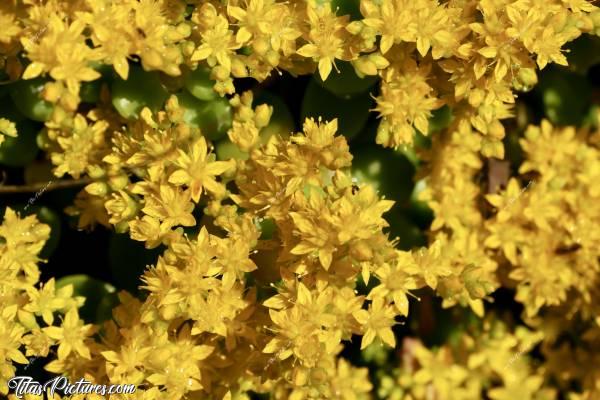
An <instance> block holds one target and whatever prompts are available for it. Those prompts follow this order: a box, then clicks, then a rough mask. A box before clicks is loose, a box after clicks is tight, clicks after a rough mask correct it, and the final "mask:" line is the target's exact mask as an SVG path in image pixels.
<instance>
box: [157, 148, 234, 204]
mask: <svg viewBox="0 0 600 400" xmlns="http://www.w3.org/2000/svg"><path fill="white" fill-rule="evenodd" d="M175 164H176V165H177V166H178V167H179V168H178V169H177V170H176V171H175V172H173V173H172V174H171V175H170V176H169V182H171V183H173V184H175V185H178V186H181V185H187V186H188V187H189V190H190V191H191V198H192V200H194V202H196V203H197V202H198V201H199V200H200V195H201V194H202V191H203V190H205V191H209V192H211V193H212V194H215V195H222V194H223V193H224V192H225V187H224V186H223V185H222V184H221V183H218V182H217V181H216V180H215V177H216V176H217V175H220V174H222V173H224V172H226V171H228V170H229V169H231V168H233V166H234V164H233V162H232V161H229V162H227V161H215V155H214V153H209V152H208V149H207V146H206V140H205V139H204V137H200V138H199V139H197V140H196V141H195V142H194V143H193V144H192V146H191V148H190V150H189V153H188V152H185V151H183V150H181V149H180V150H179V157H178V158H177V160H176V161H175Z"/></svg>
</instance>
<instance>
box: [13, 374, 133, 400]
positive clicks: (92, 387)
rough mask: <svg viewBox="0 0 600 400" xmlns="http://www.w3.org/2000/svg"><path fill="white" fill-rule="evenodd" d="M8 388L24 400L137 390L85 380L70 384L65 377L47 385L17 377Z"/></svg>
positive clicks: (55, 379) (104, 394) (123, 385)
mask: <svg viewBox="0 0 600 400" xmlns="http://www.w3.org/2000/svg"><path fill="white" fill-rule="evenodd" d="M8 388H9V389H10V390H11V391H14V394H15V396H16V397H17V398H19V399H22V398H23V396H24V395H38V396H41V395H43V394H44V393H47V394H48V397H49V398H54V394H56V393H59V394H61V395H67V396H70V395H77V394H92V393H93V394H98V395H102V396H106V395H110V394H132V393H135V391H136V390H137V387H136V385H131V384H119V385H99V384H93V383H92V382H90V381H87V380H85V379H83V378H81V379H79V380H78V381H76V382H75V383H71V382H69V380H68V379H67V378H65V377H64V376H57V377H56V378H53V379H51V380H49V381H47V382H45V383H43V384H42V383H40V382H37V381H35V380H34V379H33V378H32V377H30V376H15V377H14V378H12V379H10V380H9V381H8Z"/></svg>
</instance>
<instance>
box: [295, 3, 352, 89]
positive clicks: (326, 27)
mask: <svg viewBox="0 0 600 400" xmlns="http://www.w3.org/2000/svg"><path fill="white" fill-rule="evenodd" d="M306 14H307V16H308V21H309V23H310V27H311V29H310V33H309V38H310V43H308V44H305V45H304V46H302V47H300V48H299V49H298V50H297V51H296V53H298V54H299V55H301V56H302V57H309V58H312V59H314V60H315V61H317V62H318V66H319V75H320V76H321V79H323V80H325V79H327V77H328V76H329V73H330V72H331V69H332V66H333V65H335V60H336V59H341V58H342V57H343V56H344V41H345V39H346V36H347V35H348V32H347V31H346V30H345V29H344V25H345V24H346V23H347V21H348V17H347V16H344V17H336V15H335V12H332V11H331V6H330V4H329V3H323V4H322V5H317V3H316V2H315V1H313V2H308V3H307V6H306Z"/></svg>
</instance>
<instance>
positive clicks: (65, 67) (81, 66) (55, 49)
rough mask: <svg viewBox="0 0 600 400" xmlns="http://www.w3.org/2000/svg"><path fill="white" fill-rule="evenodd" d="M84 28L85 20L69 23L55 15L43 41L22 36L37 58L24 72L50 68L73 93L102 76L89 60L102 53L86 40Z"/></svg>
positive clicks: (27, 76) (30, 53) (36, 73)
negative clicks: (90, 65) (84, 83)
mask: <svg viewBox="0 0 600 400" xmlns="http://www.w3.org/2000/svg"><path fill="white" fill-rule="evenodd" d="M84 29H85V23H83V22H82V21H79V20H75V21H73V22H72V23H71V24H69V25H68V24H67V23H66V22H65V21H63V20H61V19H60V18H59V17H58V16H57V15H51V16H50V21H49V24H48V29H47V32H46V33H45V34H44V36H43V37H42V38H41V39H40V40H39V43H36V42H35V41H34V40H33V38H29V37H24V38H22V39H21V42H22V43H23V47H24V48H25V50H26V51H27V53H28V57H29V58H30V59H31V60H32V61H33V62H32V63H31V64H29V65H28V66H27V68H26V69H25V71H24V72H23V79H31V78H35V77H37V76H39V75H41V74H42V73H44V72H49V73H50V76H51V77H52V78H54V79H56V80H59V81H65V82H66V83H67V87H68V88H69V91H70V92H71V93H78V92H79V84H80V82H85V81H93V80H95V79H98V78H99V77H100V74H99V73H98V72H97V71H95V70H94V69H92V68H90V67H89V62H90V61H97V60H99V54H98V53H97V51H96V50H94V49H92V48H90V47H89V46H88V45H87V44H86V43H85V36H83V31H84Z"/></svg>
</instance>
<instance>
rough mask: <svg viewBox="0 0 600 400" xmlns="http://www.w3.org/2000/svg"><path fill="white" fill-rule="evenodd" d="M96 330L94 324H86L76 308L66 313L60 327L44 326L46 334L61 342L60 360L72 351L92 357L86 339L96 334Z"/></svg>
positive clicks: (88, 357) (59, 348)
mask: <svg viewBox="0 0 600 400" xmlns="http://www.w3.org/2000/svg"><path fill="white" fill-rule="evenodd" d="M95 330H96V329H95V328H94V326H93V325H91V324H87V325H85V324H84V322H83V321H82V320H81V319H79V314H78V313H77V309H75V308H72V309H71V310H69V311H68V312H67V313H66V314H65V318H64V319H63V321H62V325H61V326H60V327H58V326H50V327H47V328H43V331H44V333H45V334H46V335H48V336H49V337H50V338H52V339H54V340H57V341H58V342H59V345H58V358H59V359H60V360H64V359H65V358H67V356H68V355H69V354H71V353H72V352H76V353H77V354H79V355H80V356H82V357H84V358H87V359H91V358H92V356H91V354H90V349H89V347H88V346H87V344H86V343H85V341H86V339H87V338H88V337H90V336H91V335H93V334H94V332H95Z"/></svg>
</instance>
